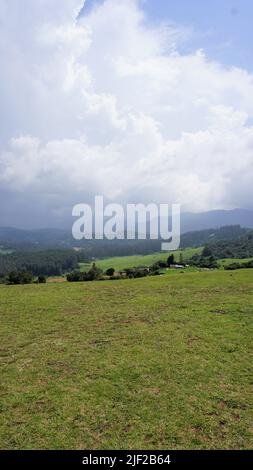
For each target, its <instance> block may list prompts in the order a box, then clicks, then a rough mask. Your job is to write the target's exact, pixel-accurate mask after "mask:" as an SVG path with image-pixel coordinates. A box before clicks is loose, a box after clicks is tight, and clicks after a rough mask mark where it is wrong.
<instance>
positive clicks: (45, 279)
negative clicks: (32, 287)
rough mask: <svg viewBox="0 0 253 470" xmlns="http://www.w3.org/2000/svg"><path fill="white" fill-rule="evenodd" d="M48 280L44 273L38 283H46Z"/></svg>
mask: <svg viewBox="0 0 253 470" xmlns="http://www.w3.org/2000/svg"><path fill="white" fill-rule="evenodd" d="M46 282H47V278H46V276H43V275H42V276H39V277H38V284H46Z"/></svg>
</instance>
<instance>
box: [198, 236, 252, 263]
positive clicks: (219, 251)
mask: <svg viewBox="0 0 253 470" xmlns="http://www.w3.org/2000/svg"><path fill="white" fill-rule="evenodd" d="M202 256H204V257H207V256H213V257H215V258H217V259H223V258H240V259H243V258H252V257H253V233H248V234H247V235H245V236H243V237H240V238H238V239H233V240H227V241H225V240H223V241H219V242H216V243H212V244H208V245H206V246H205V247H204V249H203V253H202Z"/></svg>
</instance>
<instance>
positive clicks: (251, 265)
mask: <svg viewBox="0 0 253 470" xmlns="http://www.w3.org/2000/svg"><path fill="white" fill-rule="evenodd" d="M252 268H253V260H250V261H246V262H245V263H231V264H228V265H227V266H225V268H224V269H226V270H227V271H235V270H236V269H252Z"/></svg>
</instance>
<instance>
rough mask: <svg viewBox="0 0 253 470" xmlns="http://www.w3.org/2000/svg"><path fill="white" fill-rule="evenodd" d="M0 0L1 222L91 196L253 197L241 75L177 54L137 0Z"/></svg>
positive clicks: (250, 132) (66, 210) (25, 219)
mask: <svg viewBox="0 0 253 470" xmlns="http://www.w3.org/2000/svg"><path fill="white" fill-rule="evenodd" d="M83 3H84V2H83V0H36V1H34V0H23V1H22V2H21V1H20V0H0V70H1V87H0V102H1V107H0V115H1V129H0V196H1V199H0V200H1V202H0V225H7V224H8V225H20V226H25V225H26V224H27V225H29V226H30V227H31V226H46V225H51V226H53V225H55V226H57V225H58V224H60V223H63V222H64V221H65V220H67V219H68V217H69V216H70V214H71V208H72V204H73V203H79V202H88V201H89V200H90V199H91V198H92V197H93V195H94V194H103V195H104V196H105V197H106V198H108V199H109V200H113V201H117V202H121V201H122V202H123V201H131V202H153V201H158V202H159V201H160V202H168V203H181V204H182V205H183V206H184V209H185V210H194V211H200V210H207V209H213V208H232V207H249V208H252V207H253V204H252V201H253V198H252V196H253V186H252V179H253V127H252V123H253V120H252V118H253V75H252V74H250V73H249V72H247V71H246V70H243V69H239V68H227V67H224V66H222V64H218V63H215V62H212V61H211V60H209V58H208V57H206V56H205V54H204V52H203V51H194V52H193V53H192V54H191V55H182V54H180V52H179V51H180V48H179V46H178V45H179V44H180V43H181V42H182V41H187V35H188V34H189V31H185V30H184V29H183V28H180V27H172V26H169V25H166V24H162V25H160V26H157V27H151V26H150V25H148V24H147V22H146V20H145V16H144V14H143V12H142V10H141V5H140V4H139V2H138V1H137V0H127V1H126V0H105V2H104V4H103V5H100V6H99V7H97V8H96V9H94V10H92V12H91V13H89V15H88V16H87V15H86V16H83V17H82V16H81V17H79V12H80V11H81V9H82V6H83Z"/></svg>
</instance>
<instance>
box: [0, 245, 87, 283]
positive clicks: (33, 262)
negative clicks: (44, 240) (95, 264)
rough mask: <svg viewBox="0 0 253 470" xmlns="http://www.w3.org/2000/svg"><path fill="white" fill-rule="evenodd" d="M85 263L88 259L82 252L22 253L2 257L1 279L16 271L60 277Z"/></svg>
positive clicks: (0, 266) (48, 251)
mask: <svg viewBox="0 0 253 470" xmlns="http://www.w3.org/2000/svg"><path fill="white" fill-rule="evenodd" d="M84 261H86V257H85V254H84V253H83V252H81V251H80V252H76V251H74V250H46V251H29V252H22V251H20V252H16V253H12V254H9V255H2V256H0V277H2V278H3V277H5V276H6V275H7V274H8V273H10V272H15V271H27V272H30V273H31V274H32V275H34V276H39V275H44V276H58V275H62V274H64V273H66V272H67V271H71V270H73V269H76V268H78V265H79V263H80V262H84Z"/></svg>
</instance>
